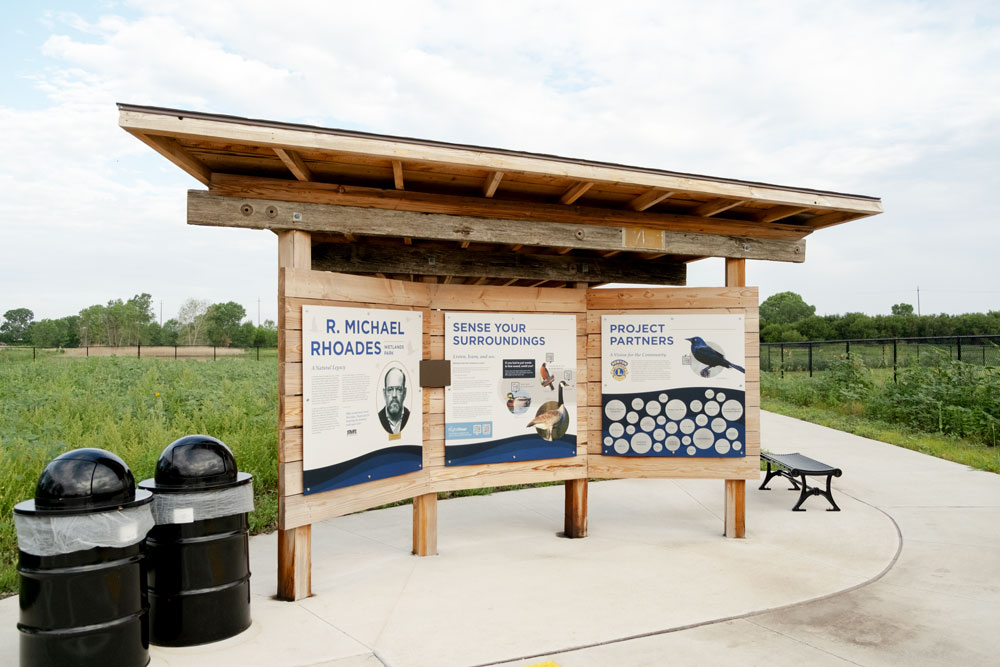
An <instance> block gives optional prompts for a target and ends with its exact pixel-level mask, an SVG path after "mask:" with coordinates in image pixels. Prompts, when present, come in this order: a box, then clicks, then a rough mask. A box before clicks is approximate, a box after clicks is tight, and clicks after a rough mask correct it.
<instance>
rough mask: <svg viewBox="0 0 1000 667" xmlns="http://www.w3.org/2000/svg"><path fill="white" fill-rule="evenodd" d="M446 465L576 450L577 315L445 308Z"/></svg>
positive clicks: (554, 455) (568, 453) (565, 454)
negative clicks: (448, 381) (448, 373)
mask: <svg viewBox="0 0 1000 667" xmlns="http://www.w3.org/2000/svg"><path fill="white" fill-rule="evenodd" d="M444 322H445V358H446V359H450V360H451V386H450V387H448V388H447V390H446V393H445V464H446V465H450V466H455V465H468V464H475V463H500V462H508V461H525V460H538V459H552V458H562V457H569V456H575V455H576V434H577V422H576V420H577V411H576V395H577V394H576V391H577V387H576V362H577V358H576V316H575V315H535V314H520V313H445V320H444Z"/></svg>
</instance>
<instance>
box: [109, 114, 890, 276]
mask: <svg viewBox="0 0 1000 667" xmlns="http://www.w3.org/2000/svg"><path fill="white" fill-rule="evenodd" d="M119 110H120V125H121V127H122V128H124V129H125V130H126V131H128V132H130V133H131V134H133V135H135V136H136V137H137V138H139V139H140V140H142V141H143V142H145V143H146V144H148V145H149V146H150V147H152V148H153V149H154V150H156V151H157V152H159V153H160V154H162V155H163V156H164V157H166V158H167V159H169V160H170V161H171V162H173V163H174V164H176V165H177V166H179V167H180V168H181V169H183V170H184V171H186V172H187V173H189V174H190V175H191V176H193V177H194V178H195V179H197V180H198V181H200V182H201V183H202V184H203V185H205V186H207V187H208V190H207V191H204V190H192V191H190V192H189V195H188V222H189V223H191V224H201V225H223V226H234V227H251V228H261V229H273V230H281V229H301V230H306V231H310V232H312V234H313V243H314V246H313V259H314V265H316V268H332V269H336V270H341V271H348V272H356V273H380V274H386V275H405V276H411V277H414V278H416V277H418V276H424V275H438V276H442V275H444V276H447V277H448V278H453V279H456V280H463V281H466V282H473V281H475V282H477V283H493V284H521V285H524V284H553V283H557V282H560V281H559V280H558V277H560V276H562V277H563V278H564V280H563V281H562V282H574V281H576V282H590V283H597V282H608V281H622V280H628V281H631V282H659V283H664V284H677V283H678V280H679V282H680V283H683V277H684V267H683V265H684V263H685V262H688V261H691V260H693V259H700V258H703V257H738V258H747V259H767V260H776V261H792V262H801V261H804V259H805V242H804V241H803V239H804V238H805V237H806V236H807V235H809V234H810V233H812V232H813V231H815V230H817V229H822V228H824V227H829V226H831V225H836V224H840V223H843V222H848V221H851V220H857V219H860V218H864V217H867V216H870V215H876V214H878V213H881V212H882V205H881V202H880V200H879V199H878V198H877V197H869V196H863V195H852V194H844V193H837V192H828V191H821V190H812V189H807V188H794V187H786V186H778V185H771V184H767V183H756V182H750V181H740V180H734V179H726V178H714V177H709V176H700V175H695V174H686V173H681V172H673V171H665V170H661V169H650V168H643V167H632V166H626V165H620V164H612V163H606V162H595V161H592V160H579V159H572V158H565V157H559V156H554V155H543V154H537V153H526V152H521V151H511V150H503V149H497V148H485V147H481V146H470V145H462V144H452V143H445V142H438V141H426V140H421V139H412V138H407V137H393V136H387V135H378V134H369V133H365V132H353V131H347V130H338V129H330V128H321V127H314V126H308V125H297V124H290V123H279V122H273V121H262V120H253V119H247V118H237V117H233V116H223V115H217V114H206V113H199V112H191V111H181V110H176V109H162V108H156V107H141V106H135V105H128V104H120V105H119ZM636 259H642V260H643V261H642V262H638V263H637V262H636V261H635V260H636ZM446 266H447V267H448V268H450V269H453V270H454V273H448V274H446V273H444V271H445V268H444V267H446ZM380 267H381V268H382V269H383V270H381V271H376V270H373V269H375V268H380ZM540 267H541V268H540ZM544 267H549V269H545V268H544ZM552 267H555V268H552ZM636 267H641V271H638V273H641V274H642V275H633V274H636V273H637V268H636ZM547 270H548V271H549V272H550V273H551V274H552V275H553V276H556V277H557V279H556V280H550V281H543V280H541V277H545V276H547V275H549V273H546V271H547ZM539 272H540V273H539ZM567 272H568V273H567ZM518 276H529V277H518ZM567 277H568V278H569V280H566V278H567ZM643 278H645V279H643Z"/></svg>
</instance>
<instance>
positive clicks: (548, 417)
mask: <svg viewBox="0 0 1000 667" xmlns="http://www.w3.org/2000/svg"><path fill="white" fill-rule="evenodd" d="M568 386H569V384H568V383H567V382H566V381H565V380H560V381H559V402H558V404H557V405H556V407H555V408H553V409H552V410H546V411H545V412H542V413H540V414H537V415H535V418H534V419H532V420H531V421H530V422H529V423H528V425H527V426H526V428H531V427H532V426H534V427H535V428H536V429H538V430H539V431H544V434H543V435H542V437H543V438H545V439H546V440H549V441H552V440H555V438H554V437H552V436H553V431H555V429H556V427H557V426H559V425H560V424H562V423H563V422H564V421H566V420H567V419H569V414H568V413H567V412H566V406H565V405H564V404H563V387H568Z"/></svg>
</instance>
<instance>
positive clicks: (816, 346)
mask: <svg viewBox="0 0 1000 667" xmlns="http://www.w3.org/2000/svg"><path fill="white" fill-rule="evenodd" d="M942 357H945V358H948V359H955V360H958V361H963V362H965V363H969V364H976V365H979V366H998V365H1000V334H993V335H988V336H942V337H928V338H859V339H855V340H822V341H805V342H801V343H761V345H760V368H761V370H763V371H771V372H780V373H782V374H784V372H785V371H789V372H793V371H797V372H808V373H809V375H810V376H811V375H812V374H813V373H814V372H817V371H824V370H827V369H829V368H830V366H831V364H833V362H835V361H838V360H842V359H851V358H854V359H860V360H861V361H862V362H863V363H864V365H865V366H867V367H868V368H891V369H892V370H893V374H894V375H895V372H896V371H897V370H898V369H900V368H905V367H907V366H915V365H928V366H930V365H933V364H935V363H936V362H937V361H938V360H940V359H941V358H942Z"/></svg>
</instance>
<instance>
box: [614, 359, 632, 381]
mask: <svg viewBox="0 0 1000 667" xmlns="http://www.w3.org/2000/svg"><path fill="white" fill-rule="evenodd" d="M626 375H628V362H627V361H625V360H624V359H615V360H614V361H612V362H611V377H613V378H614V379H616V380H618V381H621V380H624V379H625V376H626Z"/></svg>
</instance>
